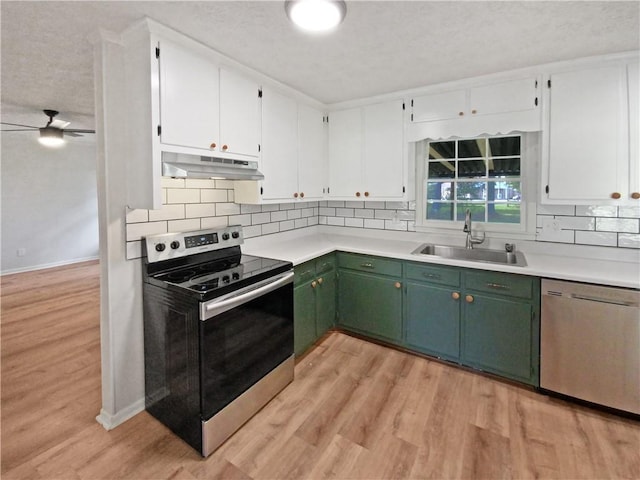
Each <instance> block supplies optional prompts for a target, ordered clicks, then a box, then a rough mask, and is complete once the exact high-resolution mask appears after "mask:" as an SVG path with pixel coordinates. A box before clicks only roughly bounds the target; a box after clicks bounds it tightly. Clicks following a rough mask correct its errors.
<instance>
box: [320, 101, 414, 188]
mask: <svg viewBox="0 0 640 480" xmlns="http://www.w3.org/2000/svg"><path fill="white" fill-rule="evenodd" d="M404 143H405V142H404V109H403V101H402V100H394V101H391V102H385V103H380V104H373V105H367V106H365V107H358V108H352V109H348V110H339V111H335V112H331V114H330V115H329V196H330V197H331V198H336V199H337V198H340V199H346V200H367V199H368V200H402V199H404V197H405V193H404V192H405V184H406V182H405V175H406V172H407V162H406V160H407V158H406V152H405V144H404Z"/></svg>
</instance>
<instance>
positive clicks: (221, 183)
mask: <svg viewBox="0 0 640 480" xmlns="http://www.w3.org/2000/svg"><path fill="white" fill-rule="evenodd" d="M233 186H234V182H233V180H224V179H220V180H216V188H225V189H227V190H233Z"/></svg>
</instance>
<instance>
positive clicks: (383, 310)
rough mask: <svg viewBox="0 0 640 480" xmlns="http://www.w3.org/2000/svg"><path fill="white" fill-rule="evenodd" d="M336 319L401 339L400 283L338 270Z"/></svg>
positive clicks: (361, 328)
mask: <svg viewBox="0 0 640 480" xmlns="http://www.w3.org/2000/svg"><path fill="white" fill-rule="evenodd" d="M339 283H340V288H339V291H338V312H339V322H340V324H341V325H342V326H344V327H346V328H351V329H354V330H355V331H358V332H360V333H364V334H367V335H372V336H378V337H383V338H384V339H388V340H393V341H395V342H400V341H401V339H402V288H401V287H402V284H401V283H400V282H399V281H398V280H396V279H394V278H392V277H384V276H381V275H370V274H365V273H357V272H355V271H349V270H340V279H339Z"/></svg>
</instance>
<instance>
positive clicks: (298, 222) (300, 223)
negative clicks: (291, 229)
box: [294, 218, 308, 228]
mask: <svg viewBox="0 0 640 480" xmlns="http://www.w3.org/2000/svg"><path fill="white" fill-rule="evenodd" d="M294 225H295V227H296V228H304V227H306V226H307V225H308V222H307V219H306V218H297V219H295V220H294Z"/></svg>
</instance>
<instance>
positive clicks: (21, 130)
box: [0, 128, 35, 132]
mask: <svg viewBox="0 0 640 480" xmlns="http://www.w3.org/2000/svg"><path fill="white" fill-rule="evenodd" d="M0 132H35V130H34V129H33V128H12V129H11V130H4V129H3V130H0Z"/></svg>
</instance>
